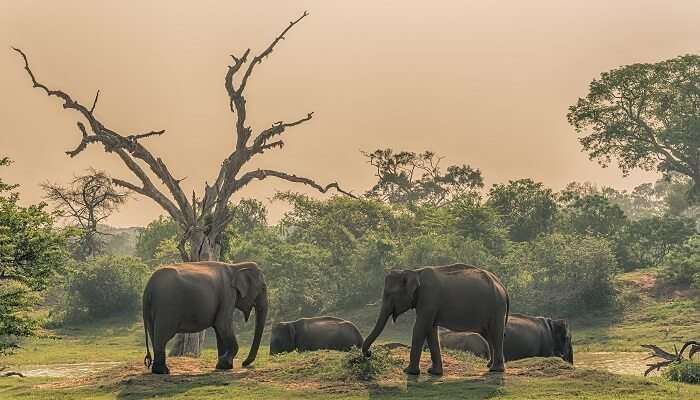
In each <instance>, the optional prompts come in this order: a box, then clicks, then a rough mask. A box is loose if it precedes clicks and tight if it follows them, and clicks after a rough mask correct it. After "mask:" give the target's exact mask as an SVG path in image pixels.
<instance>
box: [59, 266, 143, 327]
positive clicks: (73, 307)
mask: <svg viewBox="0 0 700 400" xmlns="http://www.w3.org/2000/svg"><path fill="white" fill-rule="evenodd" d="M150 271H151V270H150V268H148V266H147V265H146V264H144V263H142V262H141V261H140V260H139V259H137V258H134V257H113V256H102V257H95V258H91V259H89V260H86V261H83V262H79V263H76V264H74V265H73V267H72V271H71V272H70V273H69V274H68V277H67V280H66V296H67V298H66V299H65V302H64V303H63V304H61V305H60V306H59V309H58V310H57V311H58V312H59V313H63V314H64V318H65V321H67V322H74V321H82V320H86V319H89V320H97V319H103V318H107V317H112V316H120V315H127V316H131V315H134V314H135V313H136V312H137V311H138V310H139V309H140V307H141V295H142V294H143V287H144V285H145V283H146V280H147V279H148V276H149V273H150Z"/></svg>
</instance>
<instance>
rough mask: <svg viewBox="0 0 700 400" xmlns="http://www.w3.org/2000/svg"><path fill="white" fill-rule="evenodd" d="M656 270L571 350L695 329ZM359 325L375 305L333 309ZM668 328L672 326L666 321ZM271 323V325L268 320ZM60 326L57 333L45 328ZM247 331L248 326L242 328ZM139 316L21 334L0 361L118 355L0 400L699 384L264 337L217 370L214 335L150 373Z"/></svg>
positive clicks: (621, 392) (678, 391)
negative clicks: (490, 368)
mask: <svg viewBox="0 0 700 400" xmlns="http://www.w3.org/2000/svg"><path fill="white" fill-rule="evenodd" d="M651 276H652V274H651V272H650V271H642V272H635V273H629V274H624V275H622V276H621V277H620V279H619V281H618V287H619V288H620V290H621V293H620V296H619V297H620V298H622V299H624V302H623V304H622V305H621V306H620V307H619V308H617V309H616V310H615V311H613V312H609V313H604V314H600V315H595V316H587V317H585V318H578V319H575V320H573V321H572V326H573V330H574V339H575V347H576V352H582V351H641V350H642V349H641V348H640V347H639V345H640V344H642V343H654V344H659V345H661V346H662V347H664V348H668V349H672V344H677V343H679V342H681V341H682V340H685V339H689V338H692V337H693V335H697V332H699V331H700V320H699V319H698V315H697V311H696V310H697V304H696V303H695V302H694V301H693V300H692V297H691V296H689V295H688V293H684V292H678V291H673V290H671V291H668V290H659V289H658V288H656V287H655V285H653V282H651V280H650V279H651ZM337 315H339V316H342V317H344V318H347V319H350V320H353V321H355V322H356V324H357V325H358V326H359V327H360V330H361V331H362V332H363V333H364V334H366V333H367V332H368V331H369V329H371V327H372V325H373V323H374V318H375V317H376V310H374V309H372V310H370V311H367V309H362V310H350V311H346V312H339V313H338V314H337ZM412 319H413V318H412V316H411V315H405V316H403V317H401V318H400V319H399V321H398V322H397V323H396V324H391V323H390V324H388V326H387V329H386V331H385V333H384V334H383V335H382V336H381V337H380V341H383V342H393V341H399V342H403V343H408V342H409V338H410V331H411V329H410V327H411V325H412V322H413V321H412ZM666 327H669V328H670V330H666V329H665V328H666ZM268 331H269V330H268ZM52 336H53V337H59V338H58V339H56V338H52ZM239 339H240V343H242V344H245V343H249V341H250V333H249V331H244V332H243V334H242V335H239ZM143 340H144V338H143V326H142V324H141V323H140V321H134V320H124V319H112V320H107V321H102V322H100V323H95V324H91V325H78V326H70V327H65V328H61V329H57V330H51V331H47V332H46V336H45V337H40V338H32V339H28V340H25V341H23V342H22V347H23V348H22V349H21V350H20V351H18V352H17V353H16V354H14V355H11V356H8V357H3V358H2V363H3V364H7V365H11V366H13V367H14V368H19V369H20V370H21V369H22V368H25V370H26V369H27V368H29V369H31V368H32V367H30V365H37V364H42V365H43V364H48V365H50V364H63V363H82V362H101V361H117V362H120V364H119V365H116V366H110V367H109V369H106V370H103V371H100V372H97V373H96V374H94V375H91V376H89V377H81V378H15V377H10V378H0V398H1V399H145V398H153V397H160V398H175V399H179V398H197V399H205V400H209V399H229V398H238V399H260V398H270V399H275V398H285V399H286V398H299V399H399V398H400V399H411V398H421V399H424V398H468V399H486V398H488V399H548V398H558V399H574V398H576V399H604V400H605V399H658V398H674V399H680V400H683V399H695V398H700V385H689V384H684V383H678V382H671V381H668V380H666V379H663V378H661V377H654V378H643V377H641V376H631V375H617V374H612V373H608V372H603V371H599V370H592V369H585V368H576V369H573V368H571V367H570V366H569V365H568V364H565V363H563V362H562V361H561V360H558V359H529V360H521V361H517V362H511V363H508V371H507V373H506V374H505V375H501V374H488V373H487V369H486V366H485V365H484V361H483V360H480V359H478V358H475V357H472V356H470V355H467V354H465V353H460V352H451V351H446V352H444V354H443V361H444V363H445V376H443V377H440V378H435V377H430V376H428V375H427V374H426V372H425V371H426V370H427V368H428V366H429V356H428V354H427V353H426V354H424V355H423V357H422V364H421V369H422V370H423V375H421V376H419V377H417V378H414V377H407V376H406V375H404V374H403V372H402V369H403V367H404V366H405V365H406V363H407V360H408V352H407V350H406V349H401V348H399V349H394V350H392V351H391V352H389V351H386V352H382V351H381V350H380V349H378V348H373V358H372V359H370V360H365V359H364V358H363V357H361V356H360V354H359V352H354V353H339V352H333V351H320V352H309V353H296V352H295V353H289V354H283V355H278V356H270V355H269V354H268V348H267V346H266V345H265V344H264V345H263V347H262V348H261V349H260V352H259V355H258V359H257V360H256V362H255V363H254V366H253V368H250V369H240V368H239V367H238V365H239V363H240V360H241V359H242V358H243V357H244V355H245V354H247V352H248V348H247V347H246V346H245V345H242V347H241V350H240V353H239V356H238V360H237V362H236V364H237V367H236V368H235V369H234V370H233V371H226V372H215V371H214V370H213V366H214V365H215V357H216V353H215V346H214V345H213V343H212V341H213V335H209V336H208V344H207V346H206V349H205V351H204V354H203V356H202V357H201V358H200V359H196V360H195V359H188V358H181V359H169V364H170V367H171V370H172V371H173V374H172V375H170V376H156V375H152V374H150V373H148V371H146V370H145V368H144V367H143V366H142V364H141V360H142V359H143V356H144V353H145V348H144V343H143Z"/></svg>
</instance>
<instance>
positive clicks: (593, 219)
mask: <svg viewBox="0 0 700 400" xmlns="http://www.w3.org/2000/svg"><path fill="white" fill-rule="evenodd" d="M560 201H561V202H562V203H563V204H564V206H563V210H562V214H563V215H562V220H563V223H564V225H565V229H566V228H568V229H569V230H571V231H572V232H573V233H578V234H593V235H598V236H602V237H608V238H609V237H612V236H613V235H615V234H616V233H617V232H618V231H619V230H620V229H621V228H622V227H623V226H624V225H625V223H626V222H627V217H625V213H624V211H622V209H621V208H620V207H619V206H617V205H615V204H612V203H611V202H610V201H609V200H608V199H607V198H606V197H605V196H603V195H601V194H597V193H594V194H584V195H581V194H579V193H576V192H571V191H564V192H562V193H561V194H560Z"/></svg>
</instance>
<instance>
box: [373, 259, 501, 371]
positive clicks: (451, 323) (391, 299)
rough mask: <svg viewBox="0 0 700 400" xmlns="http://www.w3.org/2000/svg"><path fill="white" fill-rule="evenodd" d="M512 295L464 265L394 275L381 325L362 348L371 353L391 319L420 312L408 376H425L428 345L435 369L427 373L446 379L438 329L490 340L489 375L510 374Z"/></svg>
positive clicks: (386, 290) (386, 285)
mask: <svg viewBox="0 0 700 400" xmlns="http://www.w3.org/2000/svg"><path fill="white" fill-rule="evenodd" d="M509 307H510V304H509V299H508V292H507V291H506V289H505V287H504V286H503V284H502V283H501V281H500V280H499V279H498V278H497V277H496V276H495V275H494V274H492V273H491V272H488V271H485V270H483V269H479V268H476V267H472V266H469V265H465V264H454V265H448V266H442V267H425V268H419V269H416V270H403V271H397V270H394V271H391V272H389V273H388V274H387V276H386V277H385V279H384V293H383V295H382V307H381V310H380V312H379V317H378V318H377V324H376V325H375V326H374V329H373V330H372V332H371V333H370V334H369V336H368V337H367V339H365V342H364V343H363V344H362V351H363V352H364V353H365V355H367V356H368V355H369V354H370V352H369V348H370V346H372V343H374V340H375V339H376V338H377V336H379V335H380V334H381V333H382V331H383V330H384V326H386V322H387V320H388V319H389V316H391V317H392V318H393V320H394V321H396V318H397V317H398V316H399V315H401V314H403V313H404V312H406V311H408V310H409V309H412V308H415V309H416V322H415V324H414V325H413V338H412V341H411V356H410V362H409V364H408V367H407V368H406V369H404V372H406V373H407V374H411V375H418V374H420V368H419V366H418V364H419V362H420V356H421V349H422V348H423V343H425V341H426V340H427V341H428V347H429V349H430V357H431V359H432V367H431V368H430V369H428V373H430V374H433V375H441V374H442V356H441V355H440V341H439V339H438V332H437V330H438V327H439V326H442V327H445V328H448V329H450V330H454V331H470V332H478V333H480V334H481V335H482V336H484V337H485V338H486V340H487V341H488V343H489V348H490V349H491V352H490V353H491V357H490V359H491V361H490V362H489V367H490V370H491V371H493V372H502V371H505V365H504V361H503V332H504V329H505V324H506V320H507V319H508V309H509Z"/></svg>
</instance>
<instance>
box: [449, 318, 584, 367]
mask: <svg viewBox="0 0 700 400" xmlns="http://www.w3.org/2000/svg"><path fill="white" fill-rule="evenodd" d="M440 342H441V343H442V345H443V346H445V347H446V348H448V349H456V350H464V351H469V352H472V353H474V354H476V355H477V356H480V357H484V358H488V343H486V340H484V338H482V337H481V336H479V335H478V334H475V333H471V332H442V333H441V334H440ZM503 355H504V357H505V358H506V361H514V360H520V359H522V358H529V357H561V358H562V359H563V360H564V361H566V362H568V363H570V364H573V363H574V350H573V347H572V345H571V332H570V331H569V326H568V323H567V322H566V320H563V319H551V318H546V317H533V316H530V315H524V314H516V313H513V314H510V316H509V317H508V323H507V324H506V336H505V339H504V342H503Z"/></svg>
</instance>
